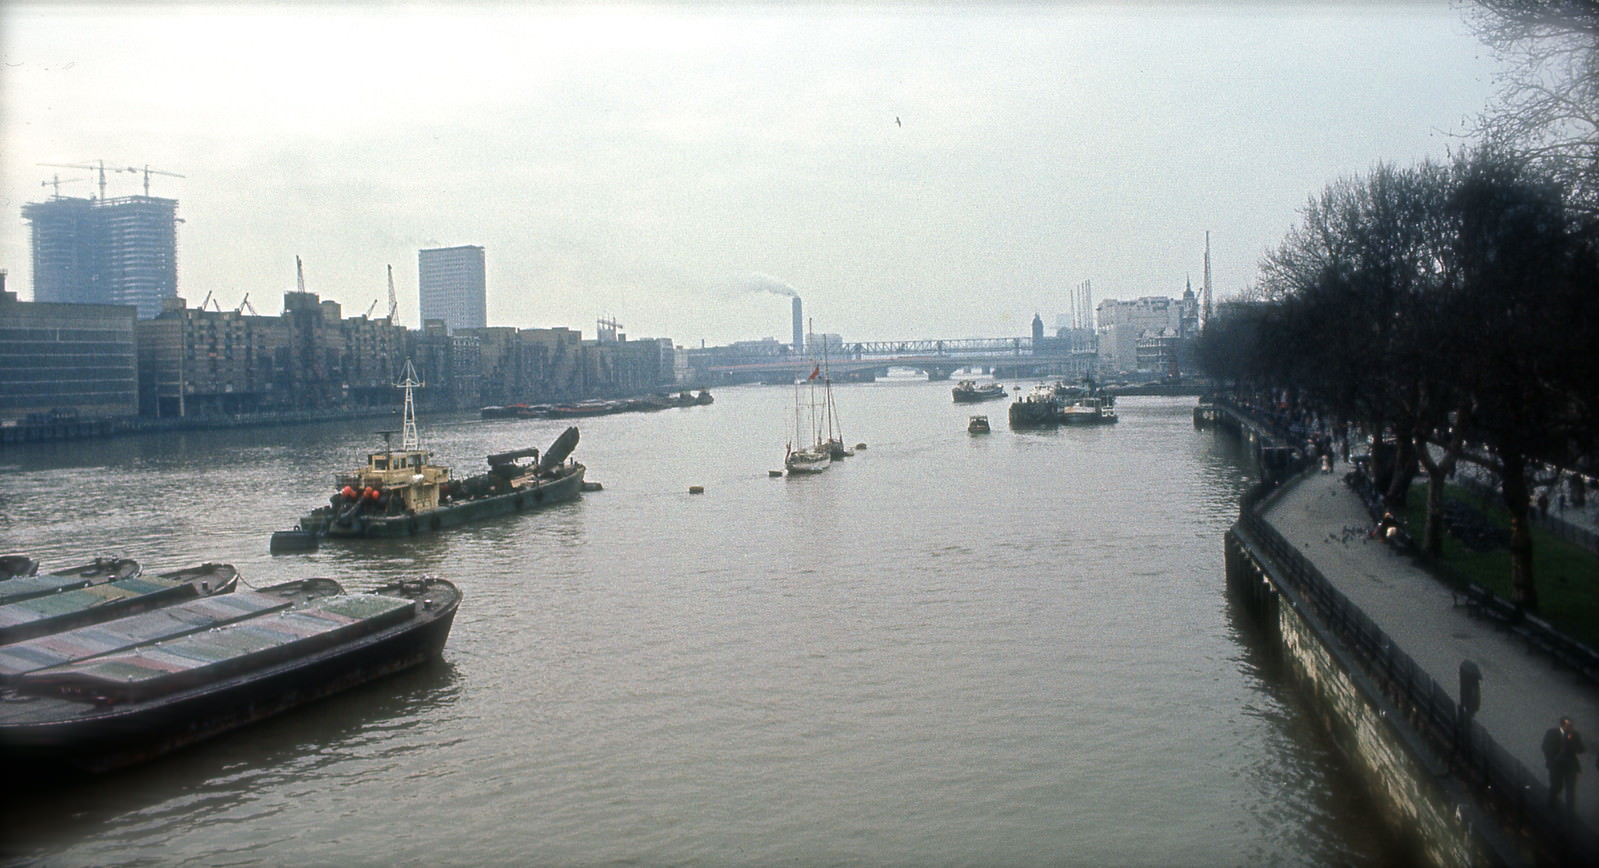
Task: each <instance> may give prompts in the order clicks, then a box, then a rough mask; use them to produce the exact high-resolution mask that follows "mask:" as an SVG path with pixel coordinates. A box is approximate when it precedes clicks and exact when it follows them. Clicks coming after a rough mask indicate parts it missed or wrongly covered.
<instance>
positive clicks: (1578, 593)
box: [1404, 481, 1599, 648]
mask: <svg viewBox="0 0 1599 868" xmlns="http://www.w3.org/2000/svg"><path fill="white" fill-rule="evenodd" d="M1444 499H1445V500H1446V501H1456V502H1457V503H1460V504H1463V505H1467V506H1469V507H1471V508H1472V509H1474V510H1476V511H1478V512H1479V513H1480V514H1481V515H1482V517H1483V518H1484V519H1485V520H1486V523H1487V525H1488V526H1489V527H1491V528H1495V529H1498V530H1501V531H1504V532H1505V535H1506V536H1507V537H1508V534H1509V528H1510V515H1509V513H1507V512H1506V511H1505V508H1504V504H1503V503H1502V502H1501V501H1499V500H1498V499H1497V498H1488V499H1484V498H1483V497H1482V496H1480V495H1478V494H1476V493H1474V492H1471V491H1468V490H1466V489H1464V488H1460V487H1457V486H1453V485H1451V486H1448V487H1447V488H1446V489H1445V493H1444ZM1426 514H1427V486H1426V483H1425V481H1423V482H1421V483H1420V484H1418V485H1413V486H1411V488H1410V498H1409V500H1408V501H1407V503H1406V505H1405V517H1404V518H1405V523H1406V526H1407V527H1408V528H1410V530H1411V535H1412V536H1413V537H1414V538H1415V540H1416V543H1417V544H1418V545H1420V543H1421V532H1422V529H1423V528H1424V527H1425V526H1426ZM1443 566H1444V567H1445V568H1446V569H1448V570H1450V571H1452V572H1454V573H1456V574H1457V575H1459V576H1461V577H1462V578H1466V579H1470V580H1471V581H1474V582H1476V583H1478V584H1480V585H1482V586H1483V587H1485V588H1488V589H1489V590H1491V591H1493V592H1494V593H1495V594H1498V595H1499V596H1501V597H1506V598H1508V597H1509V596H1510V551H1509V550H1508V549H1506V548H1503V547H1498V548H1494V549H1492V550H1489V551H1473V550H1472V549H1470V548H1468V547H1467V546H1466V545H1465V544H1464V543H1462V542H1461V541H1460V540H1459V539H1458V538H1456V536H1455V535H1454V534H1451V533H1446V534H1445V535H1444V551H1443ZM1532 575H1533V581H1534V582H1535V583H1536V584H1537V587H1538V613H1537V614H1538V615H1539V616H1540V617H1542V618H1543V619H1544V620H1546V621H1548V622H1549V623H1551V624H1553V625H1554V626H1556V627H1558V628H1559V629H1561V630H1563V631H1564V632H1565V633H1566V634H1567V635H1570V636H1572V637H1574V638H1576V639H1577V640H1579V641H1581V642H1584V643H1587V644H1588V645H1590V646H1592V647H1595V648H1599V555H1595V554H1593V553H1592V552H1589V551H1587V550H1586V549H1583V548H1581V547H1579V546H1576V545H1573V544H1571V543H1569V542H1566V541H1565V540H1563V539H1560V538H1559V537H1557V536H1553V535H1552V534H1550V533H1548V532H1547V531H1545V530H1544V529H1543V528H1541V527H1539V526H1538V525H1536V524H1534V525H1533V527H1532Z"/></svg>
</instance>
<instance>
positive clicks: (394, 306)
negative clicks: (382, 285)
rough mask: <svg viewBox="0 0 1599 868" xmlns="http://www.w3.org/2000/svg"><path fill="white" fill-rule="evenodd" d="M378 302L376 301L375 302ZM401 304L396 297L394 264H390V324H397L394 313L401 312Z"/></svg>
mask: <svg viewBox="0 0 1599 868" xmlns="http://www.w3.org/2000/svg"><path fill="white" fill-rule="evenodd" d="M375 303H376V302H374V304H375ZM399 307H400V304H399V302H398V301H397V300H396V299H395V297H394V266H392V265H390V266H389V325H395V324H396V322H395V319H394V315H395V314H396V313H398V312H399Z"/></svg>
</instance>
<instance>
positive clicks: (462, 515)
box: [271, 363, 585, 551]
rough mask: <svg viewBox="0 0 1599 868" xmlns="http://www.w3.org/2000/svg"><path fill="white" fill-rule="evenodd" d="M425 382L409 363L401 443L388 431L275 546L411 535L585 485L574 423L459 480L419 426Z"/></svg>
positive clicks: (276, 537) (527, 506)
mask: <svg viewBox="0 0 1599 868" xmlns="http://www.w3.org/2000/svg"><path fill="white" fill-rule="evenodd" d="M417 385H419V384H418V383H417V382H416V380H415V372H414V371H413V370H412V369H411V367H410V365H409V363H407V366H406V379H405V381H404V382H402V383H400V386H401V387H402V388H404V389H405V413H404V416H403V420H404V429H403V431H402V432H401V438H400V448H399V449H393V448H391V447H390V444H389V434H390V433H392V432H385V433H384V448H383V450H382V451H381V452H372V453H369V454H368V455H367V457H366V466H365V467H361V468H359V469H356V470H354V471H351V472H348V473H341V474H338V475H337V476H336V477H335V478H334V487H335V491H334V494H333V497H332V498H331V499H330V500H329V503H328V505H327V506H321V507H317V508H316V509H314V510H312V511H311V512H310V513H309V514H307V515H305V516H304V517H302V518H301V519H300V522H299V527H298V528H297V529H296V530H292V531H279V532H278V533H275V534H273V535H272V544H271V548H272V550H273V551H292V550H303V549H310V548H314V547H315V545H316V540H318V539H320V538H322V537H348V538H362V537H374V538H388V537H407V536H415V535H416V534H423V533H432V532H434V531H438V530H444V529H445V528H450V527H457V526H459V525H463V524H466V523H468V522H473V521H481V520H483V519H486V518H493V517H495V516H501V515H509V514H511V513H515V512H526V511H531V510H535V509H539V508H541V507H545V506H549V505H550V504H553V503H561V502H563V501H567V500H571V499H573V498H575V497H577V495H578V494H579V493H580V492H581V491H582V490H583V474H584V471H585V468H584V467H583V465H582V464H579V463H578V462H576V461H568V460H567V457H568V456H569V455H571V454H572V450H573V449H576V448H577V440H578V433H577V428H575V427H572V428H567V429H566V430H565V431H564V432H562V434H561V436H560V437H557V438H556V440H555V442H554V443H552V444H551V445H550V448H549V449H547V450H545V452H544V455H543V457H542V458H541V457H540V456H539V450H538V449H535V448H528V449H518V450H514V451H511V452H502V453H499V454H496V455H490V456H489V457H488V461H489V469H488V472H487V473H482V474H479V475H477V476H470V477H467V478H465V479H453V478H451V476H450V469H449V468H448V467H442V466H440V465H437V464H434V463H433V453H432V452H430V451H428V450H426V449H424V448H422V445H421V441H420V439H419V438H418V437H417V433H416V411H415V405H414V404H413V403H412V397H411V390H412V389H413V388H415V387H416V386H417Z"/></svg>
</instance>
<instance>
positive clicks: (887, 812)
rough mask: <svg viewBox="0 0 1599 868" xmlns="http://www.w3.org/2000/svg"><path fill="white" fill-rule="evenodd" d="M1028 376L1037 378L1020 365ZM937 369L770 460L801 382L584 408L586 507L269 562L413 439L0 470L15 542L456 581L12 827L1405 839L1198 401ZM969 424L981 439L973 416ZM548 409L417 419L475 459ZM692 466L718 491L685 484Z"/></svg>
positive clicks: (53, 560) (426, 853)
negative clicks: (383, 663) (1271, 600)
mask: <svg viewBox="0 0 1599 868" xmlns="http://www.w3.org/2000/svg"><path fill="white" fill-rule="evenodd" d="M1024 385H1025V384H1024ZM949 386H950V384H949V383H929V382H926V381H925V380H922V379H918V378H911V377H909V376H894V377H890V378H887V379H884V380H880V381H878V382H876V383H869V384H866V383H863V384H848V385H841V386H839V387H836V389H835V396H836V401H837V404H838V406H839V413H840V416H841V419H842V422H843V427H844V435H845V439H846V441H847V442H849V443H851V444H854V443H865V444H866V445H867V447H868V448H867V449H866V450H864V451H862V452H860V453H859V454H857V455H856V456H854V457H852V458H849V459H848V460H847V461H845V462H844V463H843V464H842V465H835V466H834V468H833V469H832V470H831V471H829V472H827V473H825V474H822V475H819V476H816V477H810V478H800V479H784V478H776V479H774V478H770V477H769V475H768V471H769V470H771V469H774V468H778V467H781V464H782V453H783V444H784V442H785V439H786V438H787V436H788V432H789V431H790V430H791V428H792V426H791V425H790V424H789V423H790V418H789V416H788V412H789V408H790V405H791V401H792V390H790V389H786V388H783V387H770V386H745V387H735V388H728V389H723V390H721V391H719V392H717V393H716V403H715V404H713V405H710V406H704V407H694V408H685V409H675V410H667V411H662V412H658V413H652V414H631V415H620V416H610V417H603V418H595V419H587V420H580V422H579V425H580V428H581V431H582V442H581V443H580V445H579V446H578V448H577V451H576V453H575V457H577V458H579V459H580V460H582V461H583V462H584V463H585V464H586V465H587V466H588V468H589V470H588V477H589V479H590V480H591V481H597V482H600V483H602V484H603V485H604V490H603V491H599V492H591V493H588V494H585V495H584V496H583V497H582V499H581V501H579V502H576V503H571V504H566V505H561V506H558V507H555V508H552V509H550V510H547V511H544V512H540V513H535V514H532V515H524V516H514V517H507V518H505V519H503V520H497V521H494V522H490V523H486V524H480V525H477V526H473V527H469V528H465V529H461V530H457V531H452V532H449V533H447V534H445V535H439V536H436V537H431V538H422V539H419V540H416V541H405V542H384V543H363V544H329V545H325V546H324V547H323V548H322V549H321V550H320V551H318V552H316V553H313V554H296V555H280V556H271V555H269V554H268V553H267V541H268V537H269V535H270V533H271V532H272V531H273V530H276V529H281V528H284V527H288V526H290V525H291V524H292V523H293V520H294V518H295V517H296V516H297V514H298V513H299V512H301V511H302V510H303V509H306V508H308V507H310V506H313V505H315V504H318V503H321V502H323V501H324V500H325V498H326V496H327V494H328V493H329V492H330V490H331V489H330V486H331V480H332V472H333V471H334V470H335V469H338V468H345V467H348V466H350V465H353V464H354V463H356V462H357V461H358V460H359V459H360V456H361V455H362V454H363V453H364V452H365V451H366V450H367V449H368V448H370V447H372V446H374V445H376V444H377V443H378V442H379V439H378V438H377V437H376V435H375V434H374V433H373V432H374V431H375V430H377V429H378V428H385V427H395V426H394V423H393V422H392V421H386V420H382V419H376V420H374V419H367V420H359V421H352V422H342V423H337V424H324V425H315V426H298V427H275V428H259V429H248V430H236V431H226V432H196V433H187V434H179V435H162V436H155V435H148V436H146V435H140V436H130V437H123V438H117V439H113V440H106V441H99V442H79V443H69V444H54V445H38V446H27V447H24V448H17V449H8V450H7V451H6V452H5V453H0V548H3V549H4V550H6V551H16V552H27V553H30V554H32V555H33V556H35V557H38V558H39V559H40V560H41V562H42V563H43V564H44V565H45V568H47V569H48V568H50V567H60V566H67V565H70V564H71V563H75V562H79V561H82V560H85V559H87V558H89V557H92V556H95V555H101V554H108V553H116V554H123V555H128V556H132V557H136V558H138V559H139V560H140V561H141V562H143V563H144V564H145V567H146V569H147V570H149V571H161V570H166V569H176V568H180V567H183V566H188V565H192V564H195V563H198V562H201V561H207V560H225V561H228V562H231V563H233V564H234V565H236V566H237V567H238V568H239V569H240V571H241V573H242V575H243V576H244V578H245V580H246V581H248V582H249V583H251V584H254V585H257V586H259V585H265V584H270V583H273V582H277V581H283V580H287V579H290V578H302V577H306V576H313V575H317V576H329V577H333V578H336V579H339V580H340V581H341V582H343V583H344V584H345V585H346V586H349V587H352V588H357V589H359V588H366V587H371V586H375V585H377V584H380V583H382V582H383V581H385V580H389V579H393V578H395V577H400V576H408V575H415V574H419V573H427V574H433V575H438V576H442V577H445V578H448V579H450V580H451V581H453V582H455V583H456V584H458V585H459V586H460V587H461V588H462V589H463V591H464V594H465V600H464V602H463V603H462V606H461V610H460V613H459V616H458V617H457V619H456V622H455V628H454V631H453V633H452V635H451V637H450V641H449V644H448V646H447V647H446V649H445V653H444V659H443V661H442V662H441V663H440V664H438V665H434V666H430V667H426V668H424V669H422V670H418V671H415V672H411V673H406V674H403V675H401V676H398V677H395V678H393V679H390V680H387V681H384V682H380V683H378V684H374V685H370V686H368V687H365V688H363V689H360V690H358V691H356V692H353V693H350V694H346V695H342V696H339V697H336V698H333V699H331V700H328V701H324V702H322V703H320V704H317V705H315V706H311V707H308V708H305V709H302V710H300V711H298V712H296V713H293V714H290V715H287V716H283V717H279V718H276V719H274V720H271V721H267V722H265V723H262V724H258V725H256V726H253V727H250V728H247V729H244V730H240V731H236V732H234V733H231V734H229V735H227V736H224V737H222V738H220V739H218V740H214V741H212V742H208V743H206V744H203V745H201V746H198V747H196V748H194V749H191V750H188V751H185V752H182V753H179V754H176V755H174V756H171V757H168V758H166V759H164V760H162V761H159V762H157V763H154V764H151V765H147V766H144V767H141V768H138V769H133V770H129V771H126V772H122V773H118V774H115V775H112V776H110V777H106V778H104V779H100V780H97V781H94V782H91V783H87V784H79V785H74V786H69V787H64V788H62V787H53V788H46V789H44V790H42V791H37V790H36V789H35V787H36V785H37V784H38V783H40V782H29V781H18V780H14V779H13V780H8V781H7V782H6V789H7V790H8V791H9V792H10V794H11V795H17V794H19V793H21V794H26V797H25V798H23V799H21V800H20V803H19V804H16V805H13V806H9V807H7V808H6V810H5V812H4V816H3V818H0V823H3V824H4V825H3V826H0V829H3V832H4V841H5V844H4V847H5V849H4V855H5V856H6V857H7V858H9V859H12V860H21V861H24V862H26V863H28V864H41V865H107V864H161V865H183V864H192V865H206V866H220V865H282V864H303V865H377V864H383V865H392V864H405V865H438V864H450V865H501V864H506V865H509V864H518V865H684V864H689V865H724V864H750V865H778V864H787V865H924V866H925V865H1035V864H1039V865H1041V864H1051V865H1243V864H1249V865H1255V864H1296V865H1297V864H1381V863H1389V862H1396V861H1400V860H1402V859H1403V853H1402V852H1401V851H1399V850H1398V849H1397V848H1396V847H1395V845H1394V844H1393V843H1392V842H1390V841H1388V840H1386V839H1385V838H1383V837H1381V836H1379V835H1378V833H1377V832H1375V829H1376V827H1377V825H1378V824H1377V822H1376V818H1375V817H1374V816H1373V815H1372V813H1371V811H1370V809H1369V808H1368V807H1367V806H1366V804H1365V802H1364V800H1363V798H1362V797H1361V793H1360V790H1359V788H1358V785H1357V783H1356V781H1354V780H1353V779H1352V778H1351V777H1349V776H1348V773H1347V772H1345V771H1344V770H1343V769H1344V764H1343V763H1342V762H1341V761H1340V760H1339V758H1338V757H1337V756H1336V754H1334V753H1333V752H1332V750H1331V748H1330V747H1329V745H1328V742H1327V741H1326V740H1325V739H1324V738H1322V737H1321V736H1320V734H1319V731H1318V730H1317V729H1316V727H1315V725H1314V724H1313V722H1312V715H1311V714H1310V713H1309V712H1308V710H1307V709H1306V708H1305V707H1304V706H1303V704H1302V703H1301V700H1300V699H1299V698H1298V695H1297V694H1296V693H1295V691H1294V688H1293V687H1292V685H1291V684H1290V683H1288V682H1286V681H1285V680H1284V676H1283V674H1282V673H1281V671H1280V670H1279V668H1278V666H1277V664H1276V662H1275V660H1274V658H1273V656H1272V655H1271V654H1270V653H1269V652H1268V651H1267V650H1266V649H1265V648H1264V647H1263V646H1262V645H1261V644H1260V643H1259V641H1258V640H1257V638H1256V637H1255V635H1254V632H1253V628H1252V626H1251V625H1250V624H1249V623H1248V622H1247V621H1245V620H1244V618H1243V616H1242V615H1241V614H1240V613H1239V611H1238V610H1237V609H1235V607H1234V605H1233V604H1232V603H1231V602H1230V601H1229V599H1228V597H1227V595H1226V593H1225V591H1224V584H1225V583H1224V580H1223V566H1222V535H1223V533H1224V531H1225V530H1226V529H1227V527H1228V526H1229V525H1230V524H1231V523H1232V521H1233V520H1234V517H1235V516H1236V514H1237V505H1238V500H1239V495H1240V494H1241V492H1242V491H1243V489H1244V487H1245V486H1246V485H1247V483H1248V481H1249V473H1248V468H1247V466H1246V464H1245V459H1244V455H1243V454H1242V452H1241V450H1240V449H1239V448H1238V446H1237V445H1236V444H1235V443H1233V442H1232V441H1230V440H1229V439H1228V438H1227V437H1226V435H1218V434H1212V433H1211V432H1209V431H1197V430H1195V428H1194V426H1193V424H1192V418H1191V408H1192V407H1193V403H1194V402H1193V399H1191V398H1187V399H1182V398H1123V399H1122V401H1121V402H1120V410H1121V419H1122V421H1121V422H1120V424H1118V425H1116V426H1111V427H1105V428H1088V429H1079V428H1073V429H1062V430H1057V431H1035V432H1013V431H1011V430H1010V429H1009V427H1008V426H1007V425H1006V424H1005V422H1004V419H1005V407H1006V405H1005V403H1004V402H992V403H989V404H985V405H978V406H976V407H972V406H962V405H956V404H954V403H952V401H951V400H950V392H949ZM972 412H987V413H989V414H990V415H991V416H992V418H993V422H994V423H995V424H994V426H993V427H994V430H993V433H991V434H988V435H986V436H983V435H968V434H967V433H966V419H967V415H968V414H969V413H972ZM564 425H565V423H560V422H554V421H513V420H502V421H479V420H477V419H475V418H470V417H466V416H448V417H428V416H424V417H423V418H422V419H421V420H420V427H421V432H422V438H423V440H424V443H425V445H427V446H428V447H429V448H432V449H433V450H435V453H436V457H437V458H438V459H439V460H440V461H441V463H446V464H450V465H452V466H453V467H455V468H456V471H457V473H466V472H476V470H477V469H478V468H480V467H482V466H483V463H482V462H483V456H484V455H486V454H488V453H490V452H497V451H504V450H508V449H512V448H518V447H522V446H530V445H531V446H538V447H540V448H542V447H544V446H547V445H548V444H549V443H550V442H551V441H552V440H554V439H555V436H556V435H557V434H558V433H559V432H560V430H561V429H562V428H563V427H564ZM690 486H703V487H704V489H705V490H704V493H703V494H691V493H689V487H690Z"/></svg>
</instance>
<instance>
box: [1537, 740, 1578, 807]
mask: <svg viewBox="0 0 1599 868" xmlns="http://www.w3.org/2000/svg"><path fill="white" fill-rule="evenodd" d="M1584 750H1585V748H1584V747H1583V745H1582V735H1581V734H1580V733H1578V732H1577V728H1576V727H1575V726H1573V725H1572V723H1571V718H1569V717H1562V718H1560V725H1559V726H1556V727H1554V728H1552V729H1550V730H1549V731H1548V732H1546V733H1544V734H1543V757H1544V764H1545V765H1547V766H1548V767H1549V806H1550V807H1551V808H1552V807H1554V805H1555V801H1556V800H1558V799H1562V798H1563V799H1564V800H1565V802H1566V811H1567V813H1570V812H1571V811H1574V810H1575V809H1576V807H1577V772H1578V771H1580V768H1581V767H1580V766H1579V765H1578V762H1577V755H1578V754H1581V753H1583V752H1584Z"/></svg>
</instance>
